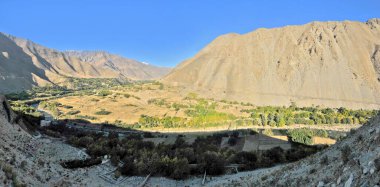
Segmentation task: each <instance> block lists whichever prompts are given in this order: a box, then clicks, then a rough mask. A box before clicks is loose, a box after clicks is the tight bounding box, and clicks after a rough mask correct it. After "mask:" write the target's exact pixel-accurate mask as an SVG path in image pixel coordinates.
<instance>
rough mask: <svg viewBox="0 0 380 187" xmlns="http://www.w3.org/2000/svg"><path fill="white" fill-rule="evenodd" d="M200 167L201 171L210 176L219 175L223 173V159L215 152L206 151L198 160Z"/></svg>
mask: <svg viewBox="0 0 380 187" xmlns="http://www.w3.org/2000/svg"><path fill="white" fill-rule="evenodd" d="M199 163H200V165H201V168H203V170H205V171H207V174H210V175H220V174H223V173H224V165H225V160H224V158H223V157H222V156H221V155H220V154H219V153H217V152H212V151H207V152H205V153H204V154H203V155H202V157H201V160H200V162H199Z"/></svg>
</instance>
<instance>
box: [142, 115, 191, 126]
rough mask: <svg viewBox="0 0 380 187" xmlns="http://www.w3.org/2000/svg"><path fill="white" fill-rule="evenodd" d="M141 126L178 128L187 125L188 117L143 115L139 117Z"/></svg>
mask: <svg viewBox="0 0 380 187" xmlns="http://www.w3.org/2000/svg"><path fill="white" fill-rule="evenodd" d="M139 126H140V127H144V128H154V127H164V128H177V127H186V119H184V118H181V117H171V116H166V117H162V118H159V117H152V116H147V115H141V117H140V119H139Z"/></svg>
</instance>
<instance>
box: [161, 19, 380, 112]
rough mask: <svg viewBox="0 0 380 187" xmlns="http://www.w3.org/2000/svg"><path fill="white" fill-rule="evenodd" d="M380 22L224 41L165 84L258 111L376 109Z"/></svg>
mask: <svg viewBox="0 0 380 187" xmlns="http://www.w3.org/2000/svg"><path fill="white" fill-rule="evenodd" d="M379 55H380V19H371V20H368V21H367V22H365V23H363V22H354V21H342V22H312V23H308V24H306V25H300V26H286V27H282V28H274V29H258V30H256V31H254V32H250V33H247V34H243V35H240V34H226V35H223V36H220V37H218V38H217V39H215V40H214V41H213V42H211V43H210V44H209V45H207V46H206V47H205V48H204V49H202V50H201V51H200V52H199V53H198V54H196V55H195V56H194V57H192V58H190V59H188V60H186V61H184V62H182V63H181V64H180V65H178V66H177V67H176V68H175V69H174V70H172V72H171V73H169V74H168V75H167V76H165V77H164V78H163V82H165V83H169V84H172V85H178V86H185V87H186V88H190V89H192V90H196V91H198V92H200V93H202V94H203V95H205V96H209V97H212V98H219V99H228V100H237V101H245V102H252V103H253V104H256V105H289V104H290V103H291V101H295V102H296V103H297V105H300V106H305V105H307V106H310V105H312V104H314V105H322V106H327V107H340V106H345V107H350V108H378V107H379V106H380V97H379V95H378V93H380V69H379V68H380V56H379Z"/></svg>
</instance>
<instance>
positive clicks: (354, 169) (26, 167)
mask: <svg viewBox="0 0 380 187" xmlns="http://www.w3.org/2000/svg"><path fill="white" fill-rule="evenodd" d="M86 156H87V155H86V154H85V153H84V152H83V151H81V150H79V149H77V148H74V147H71V146H69V145H67V144H65V143H63V142H62V141H61V140H59V139H53V138H49V137H41V136H40V135H39V134H33V133H31V132H28V129H27V128H26V126H25V124H23V121H22V120H20V119H19V117H17V115H16V114H15V113H13V112H12V110H11V109H10V107H9V105H8V102H7V101H6V100H5V98H4V97H3V96H0V168H1V169H0V186H12V185H14V186H23V185H26V186H111V185H113V186H138V185H140V184H142V183H143V182H144V177H126V178H124V177H122V178H120V179H118V180H113V179H112V175H107V173H108V172H109V171H112V169H113V168H112V166H110V165H109V164H107V163H104V164H102V165H99V166H94V167H90V168H86V169H76V170H68V169H65V168H63V167H62V166H61V165H60V164H59V163H60V162H61V161H62V160H71V159H79V158H83V157H86ZM379 182H380V116H377V117H375V118H373V119H372V120H370V122H368V123H367V124H366V125H364V126H363V127H361V128H359V129H358V130H356V131H355V132H351V133H350V134H349V135H348V136H347V138H345V139H344V140H342V141H340V142H338V143H337V144H335V145H333V146H331V147H329V148H327V149H325V150H324V151H322V152H320V153H317V154H315V155H313V156H311V157H308V158H306V159H303V160H300V161H298V162H294V163H291V164H285V165H281V166H277V167H273V168H268V169H260V170H256V171H250V172H241V173H238V174H235V175H224V176H219V177H207V178H206V180H205V186H371V187H372V186H379V185H380V183H379ZM201 183H202V178H201V177H198V178H197V177H195V178H190V179H187V180H184V181H174V180H170V179H166V178H160V177H152V178H150V179H149V180H148V181H147V183H146V184H145V186H200V185H201Z"/></svg>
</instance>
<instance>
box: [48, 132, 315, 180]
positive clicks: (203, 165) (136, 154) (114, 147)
mask: <svg viewBox="0 0 380 187" xmlns="http://www.w3.org/2000/svg"><path fill="white" fill-rule="evenodd" d="M47 130H50V131H54V132H56V133H58V134H61V135H64V136H67V139H68V143H70V144H72V145H73V146H76V147H79V148H85V149H86V152H87V153H88V154H89V155H90V156H91V159H89V160H85V161H75V160H74V161H70V162H65V163H63V166H65V167H68V168H78V167H87V166H91V165H94V164H96V163H97V162H99V160H98V158H100V157H102V156H104V155H109V156H110V161H111V163H112V164H113V165H114V166H116V167H117V171H115V175H117V176H119V175H142V176H146V175H148V174H152V175H156V176H165V177H169V178H173V179H184V178H187V177H189V176H190V175H201V174H203V173H204V172H205V171H206V172H207V174H208V175H220V174H223V173H225V171H226V166H228V165H230V164H238V165H239V170H252V169H256V168H263V167H270V166H273V165H276V164H279V163H286V162H292V161H296V160H298V159H300V158H303V157H306V156H308V155H310V154H313V153H315V152H316V151H318V150H320V148H317V147H312V146H302V145H294V147H293V148H292V149H290V150H287V151H285V150H283V149H281V148H279V147H276V148H273V149H270V150H266V151H257V152H235V151H233V150H232V149H228V148H223V149H222V148H220V144H221V141H222V138H223V137H228V136H238V134H239V132H233V133H232V134H231V135H230V134H229V133H223V134H222V133H220V134H213V135H209V136H199V137H197V138H196V139H195V141H194V142H193V143H192V144H188V143H187V142H186V141H185V139H184V135H179V136H178V137H177V139H176V141H175V142H174V144H172V145H167V144H157V145H155V144H154V143H153V142H149V141H146V140H143V137H142V136H143V135H144V136H147V137H153V135H152V134H146V133H145V134H144V133H139V132H136V133H134V134H130V135H128V136H126V137H123V138H120V137H119V135H118V134H116V133H109V135H108V136H104V135H103V134H100V133H90V132H86V131H80V130H75V129H70V128H67V127H66V126H65V125H54V126H49V127H44V128H43V129H42V131H47ZM157 136H163V135H157ZM120 161H122V163H123V164H122V165H119V163H120Z"/></svg>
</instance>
